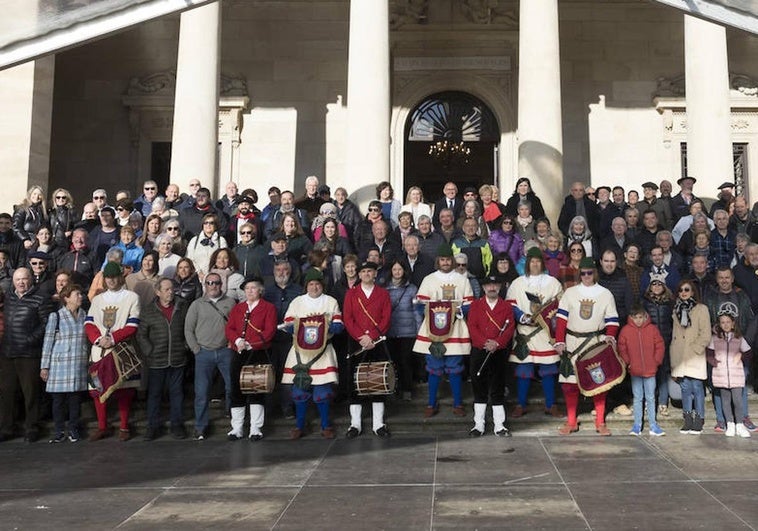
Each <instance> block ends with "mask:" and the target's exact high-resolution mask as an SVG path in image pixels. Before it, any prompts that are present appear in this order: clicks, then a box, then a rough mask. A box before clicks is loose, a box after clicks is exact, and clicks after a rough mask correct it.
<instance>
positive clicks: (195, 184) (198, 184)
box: [190, 183, 200, 188]
mask: <svg viewBox="0 0 758 531" xmlns="http://www.w3.org/2000/svg"><path fill="white" fill-rule="evenodd" d="M190 186H191V187H192V188H197V187H198V186H200V183H190Z"/></svg>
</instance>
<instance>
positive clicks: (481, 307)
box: [468, 275, 516, 437]
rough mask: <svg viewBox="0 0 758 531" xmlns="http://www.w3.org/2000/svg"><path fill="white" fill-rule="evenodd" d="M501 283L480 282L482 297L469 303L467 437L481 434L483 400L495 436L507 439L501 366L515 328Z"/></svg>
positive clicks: (492, 279)
mask: <svg viewBox="0 0 758 531" xmlns="http://www.w3.org/2000/svg"><path fill="white" fill-rule="evenodd" d="M502 286H503V282H502V280H501V279H500V277H498V276H494V275H493V276H489V277H487V278H485V279H483V280H482V288H483V289H484V297H482V298H481V299H477V300H475V301H474V302H472V303H471V310H470V311H469V316H468V329H469V333H470V334H471V385H472V387H473V388H474V427H473V428H471V431H469V437H481V436H482V435H484V414H485V412H486V411H487V401H488V400H489V402H490V403H491V404H492V421H493V424H494V432H495V435H497V436H499V437H510V435H511V432H510V431H509V430H508V428H506V427H505V406H504V405H503V403H504V399H505V365H506V356H507V355H508V350H510V345H511V340H512V339H513V333H514V331H515V329H516V325H515V322H514V319H513V309H512V308H511V305H510V304H509V303H507V302H506V301H504V300H503V299H501V298H500V288H501V287H502Z"/></svg>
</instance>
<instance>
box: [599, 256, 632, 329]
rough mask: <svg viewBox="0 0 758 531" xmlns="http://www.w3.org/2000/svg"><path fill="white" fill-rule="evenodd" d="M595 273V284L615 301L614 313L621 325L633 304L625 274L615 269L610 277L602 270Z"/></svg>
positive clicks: (630, 287)
mask: <svg viewBox="0 0 758 531" xmlns="http://www.w3.org/2000/svg"><path fill="white" fill-rule="evenodd" d="M597 273H598V281H597V283H598V284H600V285H601V286H603V287H604V288H605V289H607V290H608V291H610V292H611V293H612V294H613V299H614V300H615V301H616V311H617V312H618V315H619V323H623V322H624V321H625V320H626V318H627V316H628V315H629V310H631V309H632V305H633V304H634V300H633V296H632V285H631V284H630V283H629V280H628V279H627V278H626V273H624V270H623V269H616V270H614V271H613V273H611V274H610V275H609V274H607V273H605V272H604V271H603V270H602V269H598V272H597Z"/></svg>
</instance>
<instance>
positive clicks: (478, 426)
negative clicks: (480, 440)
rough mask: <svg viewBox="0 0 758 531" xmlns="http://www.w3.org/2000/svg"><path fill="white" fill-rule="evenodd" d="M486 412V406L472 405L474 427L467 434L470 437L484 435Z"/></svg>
mask: <svg viewBox="0 0 758 531" xmlns="http://www.w3.org/2000/svg"><path fill="white" fill-rule="evenodd" d="M486 412H487V404H477V403H474V427H473V428H471V430H470V431H469V432H468V433H469V436H471V437H481V436H482V435H484V414H485V413H486Z"/></svg>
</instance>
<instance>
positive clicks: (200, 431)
mask: <svg viewBox="0 0 758 531" xmlns="http://www.w3.org/2000/svg"><path fill="white" fill-rule="evenodd" d="M204 284H205V295H204V296H203V297H201V298H199V299H196V300H195V301H194V302H193V303H192V305H191V306H190V307H189V310H188V311H187V319H186V320H185V322H184V335H185V338H186V340H187V344H188V345H189V348H190V350H191V351H192V353H193V354H194V355H195V434H194V438H195V439H196V440H198V441H201V440H203V439H205V438H206V437H207V435H208V434H207V429H208V391H209V389H210V387H211V383H212V382H213V373H214V371H215V370H216V369H218V370H219V372H220V373H221V377H222V378H223V379H224V384H225V389H226V409H229V407H230V404H231V389H232V388H231V372H230V371H231V364H232V357H233V356H234V353H233V352H232V350H231V349H230V348H229V346H228V341H227V338H226V323H227V320H228V315H229V312H231V311H232V308H233V307H234V305H235V301H234V299H232V298H230V297H227V296H226V295H224V294H223V293H222V292H221V277H220V276H219V275H218V274H217V273H208V274H207V275H206V276H205V281H204Z"/></svg>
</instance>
